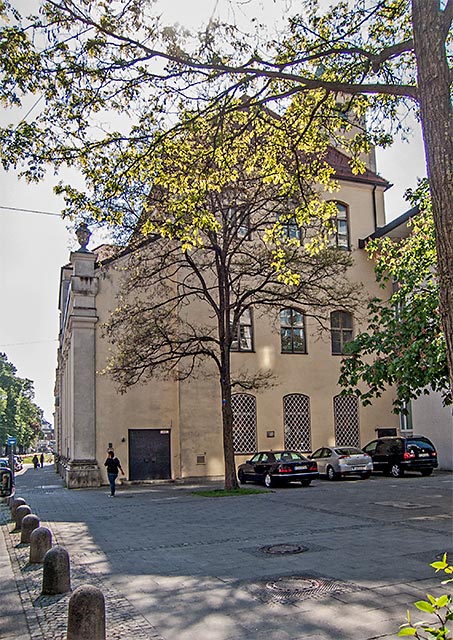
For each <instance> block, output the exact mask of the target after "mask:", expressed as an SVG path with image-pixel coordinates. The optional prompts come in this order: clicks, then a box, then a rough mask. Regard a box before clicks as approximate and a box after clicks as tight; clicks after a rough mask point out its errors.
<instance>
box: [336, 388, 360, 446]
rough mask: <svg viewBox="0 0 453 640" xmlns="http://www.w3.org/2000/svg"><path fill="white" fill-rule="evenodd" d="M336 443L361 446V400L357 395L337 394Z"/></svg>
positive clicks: (338, 444)
mask: <svg viewBox="0 0 453 640" xmlns="http://www.w3.org/2000/svg"><path fill="white" fill-rule="evenodd" d="M333 415H334V421H335V444H336V445H337V446H338V447H344V446H352V447H359V446H360V427H359V401H358V399H357V398H356V397H355V396H351V395H349V396H335V397H334V399H333Z"/></svg>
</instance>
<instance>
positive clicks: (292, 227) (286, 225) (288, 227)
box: [282, 218, 300, 240]
mask: <svg viewBox="0 0 453 640" xmlns="http://www.w3.org/2000/svg"><path fill="white" fill-rule="evenodd" d="M282 229H283V232H284V234H285V235H286V237H287V238H290V239H293V238H295V239H296V240H300V228H299V225H298V224H297V222H296V221H295V220H294V218H291V220H286V222H282Z"/></svg>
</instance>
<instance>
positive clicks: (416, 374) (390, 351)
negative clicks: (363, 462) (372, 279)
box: [340, 183, 451, 412]
mask: <svg viewBox="0 0 453 640" xmlns="http://www.w3.org/2000/svg"><path fill="white" fill-rule="evenodd" d="M411 197H412V201H413V204H416V203H420V213H419V214H418V215H417V216H415V217H414V218H413V219H412V220H411V221H410V223H409V227H410V235H409V236H408V238H407V239H404V240H400V241H397V240H392V239H390V238H384V239H381V240H375V241H373V242H371V243H369V245H368V247H367V251H368V253H369V255H370V257H371V258H373V259H374V260H375V261H376V266H375V271H376V279H377V281H378V282H380V283H382V285H383V286H387V284H388V283H389V282H393V283H395V284H394V292H393V294H392V295H391V297H390V298H389V299H380V298H374V299H372V300H370V302H369V303H368V312H369V322H368V330H367V331H366V332H364V333H362V334H359V335H358V336H357V337H356V339H355V340H353V341H352V342H351V343H350V344H349V345H348V346H347V353H348V357H347V358H345V359H344V360H343V362H342V367H341V377H340V384H342V385H343V386H344V387H345V389H346V392H347V393H355V394H356V395H357V396H359V397H360V398H361V400H362V402H363V404H369V403H370V402H371V401H372V400H373V398H376V397H379V395H380V394H381V393H382V392H383V391H384V390H385V388H386V386H387V385H396V387H397V398H396V399H395V402H394V405H395V411H396V412H399V411H404V410H405V404H406V403H407V402H408V401H409V400H410V399H412V398H416V397H418V396H419V395H420V394H422V393H427V392H428V389H432V390H433V391H439V392H441V393H444V401H445V402H446V403H450V402H451V398H450V396H449V395H448V390H449V378H448V369H447V359H446V345H445V337H444V334H443V331H442V326H441V322H440V314H439V293H438V282H437V278H436V272H437V271H436V266H437V259H436V244H435V236H434V223H433V219H432V214H431V203H430V199H429V193H428V191H427V186H426V184H425V183H422V184H421V185H420V187H419V189H418V190H417V191H416V192H415V193H414V194H412V195H411Z"/></svg>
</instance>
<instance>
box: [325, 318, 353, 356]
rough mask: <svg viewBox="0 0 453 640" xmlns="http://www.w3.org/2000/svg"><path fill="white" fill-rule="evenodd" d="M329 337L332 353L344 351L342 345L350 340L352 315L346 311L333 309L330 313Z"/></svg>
mask: <svg viewBox="0 0 453 640" xmlns="http://www.w3.org/2000/svg"><path fill="white" fill-rule="evenodd" d="M330 337H331V342H332V355H334V356H339V355H342V354H343V352H344V345H345V344H346V343H347V342H351V340H352V315H351V314H350V313H348V312H347V311H333V312H332V313H331V314H330Z"/></svg>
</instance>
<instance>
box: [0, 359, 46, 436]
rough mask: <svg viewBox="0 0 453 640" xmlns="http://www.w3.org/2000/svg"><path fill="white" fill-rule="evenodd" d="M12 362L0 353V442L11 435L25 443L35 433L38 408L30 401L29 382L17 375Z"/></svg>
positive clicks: (38, 422) (37, 426) (36, 432)
mask: <svg viewBox="0 0 453 640" xmlns="http://www.w3.org/2000/svg"><path fill="white" fill-rule="evenodd" d="M16 373H17V370H16V368H15V367H14V365H13V364H11V363H10V362H8V358H7V356H6V355H5V354H4V353H0V442H1V444H2V446H3V445H5V444H6V441H7V438H8V436H15V437H16V438H17V443H18V445H21V446H23V447H28V446H29V445H30V444H31V443H32V442H33V441H34V440H35V439H36V438H37V436H38V435H39V433H40V431H41V424H42V415H43V413H42V410H41V409H40V408H39V407H38V406H37V405H36V404H35V403H34V402H33V398H34V391H33V383H32V382H31V380H27V379H26V378H19V377H18V376H17V375H16Z"/></svg>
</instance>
